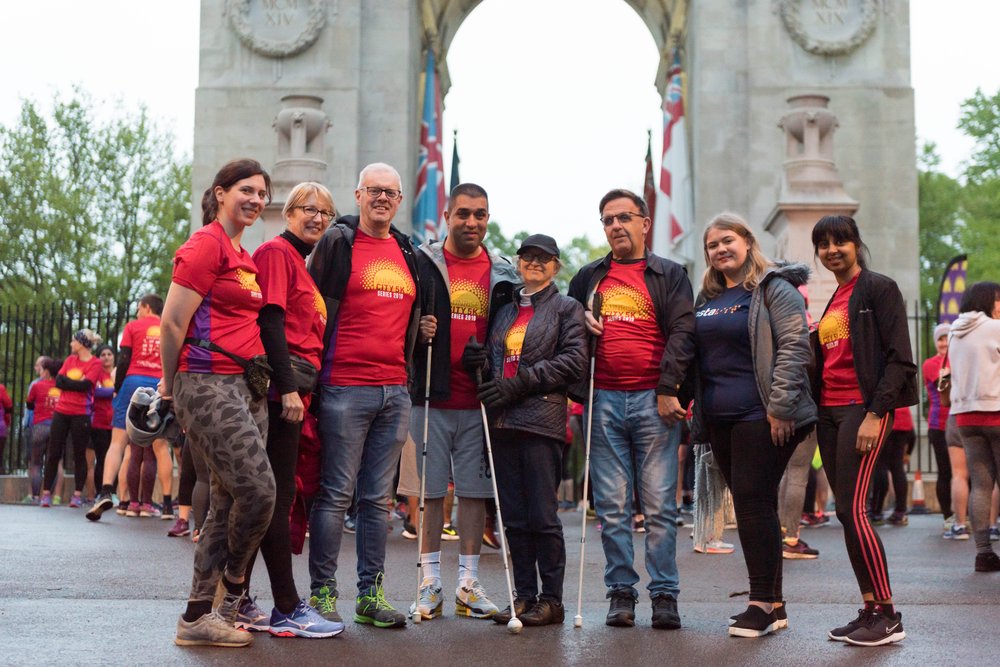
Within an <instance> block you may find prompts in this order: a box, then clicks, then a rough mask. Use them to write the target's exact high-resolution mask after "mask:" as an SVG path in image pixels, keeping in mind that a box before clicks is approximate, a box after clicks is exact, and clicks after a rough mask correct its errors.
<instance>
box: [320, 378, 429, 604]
mask: <svg viewBox="0 0 1000 667" xmlns="http://www.w3.org/2000/svg"><path fill="white" fill-rule="evenodd" d="M318 417H319V420H318V421H319V424H318V427H319V437H320V441H321V443H322V448H323V449H322V453H321V455H320V489H319V493H317V495H316V498H315V500H314V501H313V506H312V512H311V513H310V516H309V536H310V537H309V578H310V580H311V588H312V591H313V592H316V591H317V590H318V589H320V588H321V587H323V586H327V585H330V584H331V583H332V582H333V580H334V578H335V576H336V574H337V557H338V555H339V554H340V540H341V538H342V537H343V535H344V516H345V514H346V513H347V509H348V508H349V507H350V506H351V500H352V498H353V497H354V489H355V485H356V486H357V490H358V516H357V539H356V542H357V555H358V591H359V592H360V593H362V594H367V593H368V590H369V589H370V588H371V587H372V586H374V585H375V579H376V577H377V576H378V575H379V574H380V573H382V572H383V571H384V569H385V539H386V529H387V527H388V525H389V497H390V494H391V491H392V480H393V477H394V476H395V474H396V467H397V466H398V465H399V455H400V452H401V451H402V449H403V442H405V440H406V432H407V428H408V427H409V424H410V395H409V393H408V392H407V390H406V387H405V386H404V385H387V386H374V387H368V386H326V385H324V386H322V387H320V408H319V415H318ZM331 587H332V586H331Z"/></svg>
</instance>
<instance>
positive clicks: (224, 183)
mask: <svg viewBox="0 0 1000 667" xmlns="http://www.w3.org/2000/svg"><path fill="white" fill-rule="evenodd" d="M258 174H260V175H261V176H263V177H264V185H265V187H266V190H267V201H268V202H270V201H271V177H270V176H269V175H268V173H267V172H266V171H264V167H262V166H260V162H257V160H254V159H252V158H248V157H245V158H239V159H237V160H230V161H229V162H227V163H226V164H225V165H223V167H222V169H220V170H219V173H217V174H216V175H215V180H214V181H212V186H211V187H210V188H208V189H207V190H205V194H203V195H202V196H201V226H202V227H204V226H205V225H210V224H212V221H213V220H215V217H216V216H217V215H218V214H219V202H218V200H216V198H215V188H218V187H221V188H222V189H223V190H228V189H229V188H231V187H233V185H234V184H235V183H236V182H237V181H242V180H243V179H244V178H250V177H251V176H257V175H258Z"/></svg>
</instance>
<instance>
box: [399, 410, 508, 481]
mask: <svg viewBox="0 0 1000 667" xmlns="http://www.w3.org/2000/svg"><path fill="white" fill-rule="evenodd" d="M410 437H411V438H412V439H413V442H414V444H415V445H416V446H415V447H414V455H415V460H416V462H417V474H420V473H421V471H422V469H423V468H422V466H421V461H420V459H421V458H422V450H423V441H424V406H422V405H414V406H413V409H412V411H411V412H410ZM453 471H454V475H453V474H452V472H453ZM451 478H454V480H455V495H456V496H458V497H459V498H492V497H493V484H492V482H490V478H489V476H488V475H487V466H486V449H485V441H484V440H483V417H482V413H481V412H480V411H479V410H438V409H435V408H431V411H430V420H429V423H428V428H427V488H426V490H425V493H424V496H425V497H426V498H444V497H445V496H446V495H447V493H448V481H449V479H451Z"/></svg>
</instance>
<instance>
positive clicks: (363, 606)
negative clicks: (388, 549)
mask: <svg viewBox="0 0 1000 667" xmlns="http://www.w3.org/2000/svg"><path fill="white" fill-rule="evenodd" d="M354 622H355V623H363V624H365V625H374V626H375V627H376V628H403V627H406V616H404V615H403V614H401V613H399V612H398V611H396V610H395V609H394V608H393V606H392V605H391V604H389V601H388V600H386V599H385V590H384V589H383V588H382V573H381V572H380V573H379V574H378V576H377V577H376V578H375V585H374V586H372V587H371V588H370V589H368V592H367V593H366V594H364V595H359V596H358V599H357V604H356V605H355V607H354Z"/></svg>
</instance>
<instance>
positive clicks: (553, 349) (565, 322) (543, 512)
mask: <svg viewBox="0 0 1000 667" xmlns="http://www.w3.org/2000/svg"><path fill="white" fill-rule="evenodd" d="M517 255H518V258H517V270H518V272H519V273H520V274H521V278H522V279H523V280H524V287H523V288H522V289H521V291H520V292H519V293H517V294H516V295H515V300H514V302H513V303H510V304H507V305H506V306H504V307H503V308H501V309H500V311H499V312H497V315H496V317H495V319H494V320H493V323H492V325H491V327H490V333H489V336H488V338H487V342H486V349H485V354H484V355H483V358H485V362H486V372H485V373H484V377H487V378H488V379H487V380H486V381H485V382H483V383H481V384H480V385H479V392H478V393H479V399H480V400H481V401H482V402H483V404H484V405H485V406H486V409H487V410H488V413H489V421H490V434H491V436H492V444H493V462H494V465H495V466H496V470H495V473H496V482H497V487H498V493H499V496H500V509H501V511H502V512H503V520H504V528H505V529H506V535H507V544H508V545H509V546H510V557H511V562H512V564H513V570H514V584H515V588H516V596H517V597H516V600H515V601H514V610H515V611H516V612H517V617H518V618H520V619H521V622H522V623H524V625H550V624H553V623H562V622H563V619H564V617H565V612H564V611H563V605H562V589H563V575H564V573H565V570H566V542H565V540H564V539H563V533H562V523H561V522H560V521H559V515H558V503H557V501H556V496H557V491H558V489H559V481H560V478H561V476H562V475H561V470H562V464H561V461H560V459H561V456H562V444H563V439H564V437H565V433H566V388H567V387H568V386H569V385H570V384H572V383H575V382H577V381H578V380H579V379H580V378H582V377H583V375H584V373H585V372H586V367H587V336H586V330H585V328H584V319H583V307H582V306H581V305H580V304H579V303H578V302H577V301H575V300H574V299H570V298H569V297H567V296H563V295H561V294H559V290H558V288H557V287H556V286H555V285H554V284H553V282H552V280H553V278H555V276H556V274H557V273H558V272H559V269H560V267H561V264H560V262H559V247H558V246H557V245H556V242H555V240H554V239H553V238H552V237H550V236H546V235H544V234H533V235H531V236H529V237H528V238H526V239H524V241H523V242H522V243H521V247H520V249H519V250H518V251H517ZM472 347H475V346H472ZM467 349H468V348H467ZM467 367H470V364H467ZM471 367H472V368H471V369H472V370H478V366H477V365H476V364H475V363H473V364H471ZM536 568H537V570H536ZM536 571H537V575H536ZM539 578H540V579H541V592H540V593H539V585H538V579H539ZM510 617H511V610H510V608H509V607H508V608H507V609H506V610H504V611H502V612H500V613H499V614H497V615H496V616H494V620H495V621H497V622H498V623H507V621H508V620H510Z"/></svg>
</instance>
